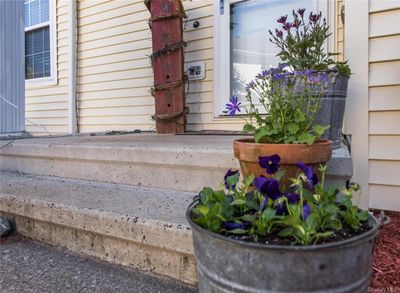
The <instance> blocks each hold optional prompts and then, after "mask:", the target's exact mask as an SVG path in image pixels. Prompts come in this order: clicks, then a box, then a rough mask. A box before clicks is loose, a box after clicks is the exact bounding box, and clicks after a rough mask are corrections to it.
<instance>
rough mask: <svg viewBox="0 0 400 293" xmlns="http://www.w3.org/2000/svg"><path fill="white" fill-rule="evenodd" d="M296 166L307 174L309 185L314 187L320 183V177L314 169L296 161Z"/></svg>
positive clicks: (311, 187)
mask: <svg viewBox="0 0 400 293" xmlns="http://www.w3.org/2000/svg"><path fill="white" fill-rule="evenodd" d="M296 166H297V167H298V168H299V169H300V170H301V171H303V173H304V175H306V178H307V183H308V186H309V187H310V189H313V188H314V186H315V185H317V184H318V177H317V175H316V174H315V173H314V172H313V169H312V168H310V167H308V166H307V165H306V164H304V163H301V162H298V163H296Z"/></svg>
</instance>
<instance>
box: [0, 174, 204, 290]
mask: <svg viewBox="0 0 400 293" xmlns="http://www.w3.org/2000/svg"><path fill="white" fill-rule="evenodd" d="M0 176H1V179H0V216H5V217H7V218H9V219H13V220H14V221H15V223H16V228H17V232H18V233H20V234H22V235H24V236H27V237H29V238H33V239H35V240H38V241H43V242H47V243H50V244H53V245H56V246H60V247H65V248H67V249H69V250H72V251H74V252H77V253H81V254H86V255H91V256H95V257H99V258H101V259H103V260H106V261H110V262H112V263H116V264H121V265H125V266H130V267H134V268H137V269H140V270H142V271H148V272H153V273H156V274H160V275H164V276H168V277H171V278H174V279H177V280H179V281H183V282H186V283H190V284H194V283H196V273H195V260H194V256H193V246H192V235H191V231H190V228H189V227H188V225H187V224H186V220H185V216H184V213H185V211H186V207H187V206H188V205H189V203H190V202H191V201H192V199H193V197H194V195H195V194H194V193H189V192H176V191H170V190H162V189H156V188H146V187H134V186H127V185H121V184H119V185H116V184H110V183H98V182H90V181H84V180H74V179H62V178H55V177H46V176H34V175H24V174H20V173H11V172H2V173H1V174H0Z"/></svg>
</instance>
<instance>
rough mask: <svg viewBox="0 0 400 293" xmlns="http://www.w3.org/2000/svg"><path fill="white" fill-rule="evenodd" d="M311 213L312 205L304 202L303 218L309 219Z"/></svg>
mask: <svg viewBox="0 0 400 293" xmlns="http://www.w3.org/2000/svg"><path fill="white" fill-rule="evenodd" d="M310 214H311V207H310V206H309V205H308V203H307V202H304V203H303V219H304V220H307V218H308V216H309V215H310Z"/></svg>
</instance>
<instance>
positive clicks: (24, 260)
mask: <svg viewBox="0 0 400 293" xmlns="http://www.w3.org/2000/svg"><path fill="white" fill-rule="evenodd" d="M196 291H197V290H195V289H194V288H192V287H188V286H186V285H183V284H180V283H177V282H174V281H171V280H169V279H164V278H160V277H156V276H154V275H149V274H145V273H143V272H138V271H136V270H133V269H128V268H124V267H120V266H116V265H112V264H109V263H106V262H103V261H100V260H97V259H93V258H90V257H85V256H81V255H76V254H74V253H70V252H67V251H65V250H61V249H58V248H55V247H53V246H50V245H46V244H42V243H37V242H34V241H31V240H27V239H25V238H22V237H20V236H15V235H14V236H10V237H6V238H2V239H0V292H1V293H8V292H18V293H23V292H32V293H34V292H40V293H45V292H51V293H53V292H57V293H61V292H113V293H114V292H115V293H117V292H130V293H135V292H138V293H139V292H140V293H150V292H151V293H158V292H160V293H161V292H162V293H168V292H171V293H183V292H185V293H186V292H187V293H191V292H196Z"/></svg>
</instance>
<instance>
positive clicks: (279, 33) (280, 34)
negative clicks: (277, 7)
mask: <svg viewBox="0 0 400 293" xmlns="http://www.w3.org/2000/svg"><path fill="white" fill-rule="evenodd" d="M275 34H276V36H277V37H278V38H280V39H282V37H283V31H281V30H278V29H277V28H276V29H275Z"/></svg>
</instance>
